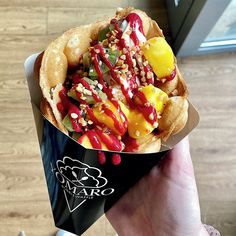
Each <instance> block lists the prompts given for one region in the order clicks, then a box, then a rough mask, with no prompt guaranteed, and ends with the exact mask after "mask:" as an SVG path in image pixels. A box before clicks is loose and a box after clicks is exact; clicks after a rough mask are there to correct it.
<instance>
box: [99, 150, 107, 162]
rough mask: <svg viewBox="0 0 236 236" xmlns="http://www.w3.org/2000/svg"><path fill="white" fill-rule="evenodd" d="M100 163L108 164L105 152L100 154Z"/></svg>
mask: <svg viewBox="0 0 236 236" xmlns="http://www.w3.org/2000/svg"><path fill="white" fill-rule="evenodd" d="M98 162H99V164H100V165H104V164H105V163H106V156H105V153H104V152H101V151H99V152H98Z"/></svg>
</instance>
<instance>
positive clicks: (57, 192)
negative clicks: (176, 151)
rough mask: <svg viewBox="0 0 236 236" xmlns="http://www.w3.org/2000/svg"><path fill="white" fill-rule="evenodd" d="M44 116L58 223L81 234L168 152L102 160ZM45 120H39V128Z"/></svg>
mask: <svg viewBox="0 0 236 236" xmlns="http://www.w3.org/2000/svg"><path fill="white" fill-rule="evenodd" d="M34 113H35V115H36V116H41V119H42V122H43V132H41V131H39V133H41V135H42V137H41V138H40V140H41V143H40V148H41V154H42V159H43V164H44V171H45V176H46V180H47V185H48V192H49V196H50V201H51V206H52V211H53V216H54V220H55V225H56V226H57V227H59V228H61V229H64V230H67V231H70V232H73V233H75V234H78V235H81V234H82V233H83V232H84V231H85V230H87V229H88V228H89V227H90V226H91V225H92V224H93V223H94V222H95V221H96V220H97V219H98V218H99V217H100V216H102V215H103V214H104V213H105V212H106V211H107V210H109V209H110V208H111V207H112V206H113V205H114V204H115V203H116V201H117V200H118V199H119V198H120V197H122V195H123V194H125V193H126V192H127V191H128V190H129V189H130V188H131V187H132V186H133V185H134V184H135V183H136V182H137V181H138V180H139V179H140V178H142V177H143V176H144V175H146V174H147V173H148V172H149V171H150V170H151V169H152V167H153V166H155V165H156V164H157V163H158V162H159V161H160V160H161V159H162V158H163V157H164V155H165V154H166V152H167V151H164V152H160V153H155V154H133V153H131V154H128V153H120V155H121V163H120V164H119V165H113V164H112V163H111V155H112V152H105V155H106V157H107V162H106V163H105V164H104V165H101V164H99V162H98V159H97V152H98V151H96V150H88V149H85V148H84V147H82V146H81V145H79V144H78V143H77V142H75V141H74V140H72V139H71V138H70V137H68V136H67V135H65V134H64V133H62V132H61V131H60V130H58V129H57V128H56V127H54V126H53V125H52V124H51V123H50V122H49V121H48V120H46V119H45V118H43V117H42V115H41V113H40V112H39V111H38V109H37V108H36V107H35V106H34ZM40 123H41V122H38V123H37V124H38V127H37V129H38V130H39V128H40V127H42V126H41V125H40Z"/></svg>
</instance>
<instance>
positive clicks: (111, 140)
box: [96, 129, 122, 152]
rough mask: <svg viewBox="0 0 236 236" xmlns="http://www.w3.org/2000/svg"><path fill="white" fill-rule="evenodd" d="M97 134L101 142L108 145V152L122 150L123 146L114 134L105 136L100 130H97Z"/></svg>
mask: <svg viewBox="0 0 236 236" xmlns="http://www.w3.org/2000/svg"><path fill="white" fill-rule="evenodd" d="M96 133H97V135H98V137H99V138H100V139H101V141H102V142H103V143H104V144H105V145H106V147H107V149H108V150H112V151H119V152H120V151H121V150H122V144H121V142H120V141H119V139H118V138H117V137H116V136H114V135H112V134H105V133H104V132H102V131H101V130H99V129H96Z"/></svg>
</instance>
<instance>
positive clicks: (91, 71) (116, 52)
mask: <svg viewBox="0 0 236 236" xmlns="http://www.w3.org/2000/svg"><path fill="white" fill-rule="evenodd" d="M105 50H106V53H107V54H108V60H109V61H110V62H111V64H112V65H113V66H114V65H115V63H116V60H117V58H118V57H119V56H120V51H119V50H114V51H113V50H111V49H109V48H105ZM100 68H101V70H102V73H103V74H106V73H107V72H108V71H109V68H108V67H107V65H106V64H105V63H104V62H102V65H101V67H100ZM89 76H91V77H97V76H98V74H97V71H96V70H95V67H94V65H93V64H91V65H90V67H89Z"/></svg>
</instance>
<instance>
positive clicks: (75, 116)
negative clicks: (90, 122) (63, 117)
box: [70, 112, 78, 119]
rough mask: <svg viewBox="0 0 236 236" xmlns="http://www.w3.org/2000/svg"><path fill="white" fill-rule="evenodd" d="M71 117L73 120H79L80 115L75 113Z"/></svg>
mask: <svg viewBox="0 0 236 236" xmlns="http://www.w3.org/2000/svg"><path fill="white" fill-rule="evenodd" d="M70 116H71V118H72V119H77V118H78V115H77V114H76V113H74V112H72V113H71V114H70Z"/></svg>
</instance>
